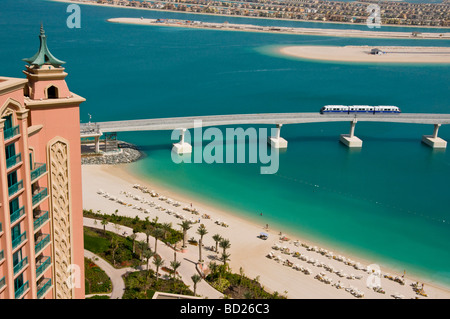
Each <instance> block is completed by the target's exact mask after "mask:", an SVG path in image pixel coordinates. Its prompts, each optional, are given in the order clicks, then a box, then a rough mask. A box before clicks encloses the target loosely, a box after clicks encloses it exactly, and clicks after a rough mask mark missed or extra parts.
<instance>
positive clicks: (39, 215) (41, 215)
mask: <svg viewBox="0 0 450 319" xmlns="http://www.w3.org/2000/svg"><path fill="white" fill-rule="evenodd" d="M34 218H35V219H34V230H35V231H36V230H38V229H39V227H41V226H42V225H44V223H45V222H46V221H47V220H49V215H48V211H46V210H38V211H36V212H35V215H34Z"/></svg>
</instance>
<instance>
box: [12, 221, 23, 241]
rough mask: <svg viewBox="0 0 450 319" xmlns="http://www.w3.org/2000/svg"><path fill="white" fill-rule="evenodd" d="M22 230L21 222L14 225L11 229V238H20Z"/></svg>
mask: <svg viewBox="0 0 450 319" xmlns="http://www.w3.org/2000/svg"><path fill="white" fill-rule="evenodd" d="M20 234H21V232H20V224H19V225H16V226H14V227H13V228H12V229H11V239H12V241H14V239H16V238H18V237H19V236H20Z"/></svg>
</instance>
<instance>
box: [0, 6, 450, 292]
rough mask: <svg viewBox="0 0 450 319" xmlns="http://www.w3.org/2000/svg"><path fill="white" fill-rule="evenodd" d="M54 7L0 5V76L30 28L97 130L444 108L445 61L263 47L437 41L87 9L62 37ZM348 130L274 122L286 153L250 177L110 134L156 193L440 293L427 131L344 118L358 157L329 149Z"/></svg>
mask: <svg viewBox="0 0 450 319" xmlns="http://www.w3.org/2000/svg"><path fill="white" fill-rule="evenodd" d="M66 7H67V4H64V3H54V2H48V1H35V0H15V1H13V0H3V1H1V3H0V30H1V31H0V43H1V44H2V45H1V50H0V58H1V61H2V67H1V72H0V74H1V75H5V76H15V77H23V74H22V73H21V71H22V70H23V69H24V62H23V61H21V59H22V58H26V57H30V56H32V55H33V54H34V53H35V52H36V50H37V48H38V34H39V26H40V22H41V21H42V22H43V23H44V27H45V30H46V33H47V36H48V43H49V47H50V50H51V51H52V53H53V54H54V55H55V56H56V57H57V58H60V59H62V60H64V61H67V64H66V65H65V67H66V70H67V72H68V73H69V76H68V77H67V82H68V84H69V87H70V89H71V90H72V91H73V92H76V93H77V94H80V95H82V96H83V97H85V98H86V99H87V101H86V102H85V103H83V104H82V106H81V110H80V112H81V118H82V121H84V122H86V121H87V120H88V113H89V114H92V116H93V121H106V120H119V119H136V118H154V117H155V118H157V117H173V116H188V115H212V114H235V113H258V112H259V113H265V112H316V111H318V110H319V109H320V107H321V106H323V105H326V104H372V105H377V104H385V105H386V104H387V105H397V106H399V107H401V108H402V110H403V111H404V112H430V113H450V105H449V97H450V94H449V92H450V91H449V89H450V66H449V65H418V66H410V65H394V64H389V65H369V64H357V63H346V64H339V63H330V62H326V63H324V62H312V61H302V60H295V59H288V58H283V57H280V56H278V55H277V54H276V52H275V51H276V49H277V48H278V47H279V46H283V45H296V44H298V45H301V44H308V45H310V44H313V45H366V44H367V45H424V46H449V45H450V41H432V40H387V39H345V38H331V37H314V36H297V35H279V34H263V33H250V32H226V31H213V30H191V29H182V28H164V27H145V26H135V25H121V24H111V23H107V22H106V19H108V18H111V17H125V16H126V17H141V16H143V17H146V18H177V19H193V20H203V21H217V22H222V21H230V22H242V23H252V24H257V23H259V24H266V25H269V24H270V25H293V26H312V25H314V27H318V26H321V27H329V28H336V27H339V28H364V27H362V26H350V25H336V24H308V23H300V22H298V23H295V22H290V21H283V22H278V21H273V20H259V19H251V20H246V19H242V18H229V17H215V16H200V15H195V16H192V15H186V14H177V13H165V12H152V11H138V10H129V9H115V8H100V7H94V6H82V7H81V9H82V11H81V13H82V15H81V18H82V20H81V21H82V22H81V26H82V27H81V29H68V28H67V27H66V19H67V16H68V13H66ZM387 28H388V27H386V29H387ZM391 29H392V30H394V31H402V30H400V29H405V30H407V31H411V29H408V28H393V27H392V28H391ZM414 30H415V29H414ZM426 31H432V32H442V31H443V30H436V29H430V30H428V29H427V30H426ZM445 31H446V32H448V29H447V30H445ZM244 128H246V127H244ZM348 130H349V124H348V123H328V124H324V123H322V124H302V125H288V126H283V128H282V131H281V134H282V136H283V137H284V138H285V139H286V140H287V141H288V143H289V146H288V149H287V150H286V151H285V152H282V153H281V154H280V168H279V171H278V172H277V174H274V175H261V174H259V169H260V166H261V164H211V165H208V164H175V163H173V162H172V161H171V156H170V149H171V140H170V133H171V132H168V131H167V132H139V133H122V134H119V137H120V138H121V139H125V140H127V141H129V142H132V143H136V144H138V145H140V146H141V147H142V148H143V150H144V151H145V152H146V155H147V157H146V158H145V159H144V160H142V161H139V162H137V163H136V164H134V165H133V168H134V169H135V170H137V171H138V172H140V173H142V174H145V175H146V176H148V177H149V178H151V179H154V180H157V181H159V182H160V183H162V184H164V185H166V186H170V187H174V188H176V189H178V190H180V191H183V192H185V193H186V194H193V195H195V196H197V197H201V198H204V199H206V200H209V201H215V202H218V203H219V204H220V205H221V206H224V207H227V208H232V209H233V210H234V211H236V212H238V213H239V214H242V215H244V216H246V217H248V218H252V219H254V220H256V221H258V222H260V223H261V225H264V224H266V223H269V224H270V225H271V228H272V229H279V230H282V231H284V232H288V233H291V234H294V233H296V234H299V235H302V236H305V237H308V236H309V237H312V238H315V239H317V240H319V241H321V242H327V243H329V244H330V245H331V246H332V247H339V249H340V250H341V251H342V250H343V251H344V252H345V251H348V252H358V253H360V254H362V255H364V256H367V257H369V258H370V259H371V260H373V261H374V262H376V263H379V264H382V265H389V266H393V267H396V268H398V269H399V270H401V271H402V270H403V269H406V270H407V274H408V273H420V274H424V275H426V276H427V277H428V278H429V279H432V280H437V281H440V282H444V283H446V284H447V285H450V210H449V207H450V196H449V186H448V185H449V178H450V155H449V152H448V150H447V151H433V150H431V149H430V148H428V147H426V146H424V145H422V144H421V142H420V140H421V136H422V135H424V134H431V133H432V130H433V127H432V126H431V125H410V124H389V123H358V124H357V126H356V135H357V136H358V137H360V138H361V139H362V140H363V141H364V145H363V148H362V149H361V150H359V151H355V150H349V149H347V148H346V147H344V146H342V145H341V144H340V143H339V142H338V139H339V134H342V133H348ZM439 136H440V137H442V138H444V139H446V140H449V141H450V128H449V127H447V126H443V127H442V128H441V129H440V131H439ZM206 143H207V142H204V144H206ZM231 145H233V144H231ZM196 151H199V150H198V148H195V149H194V152H196ZM260 213H263V216H260Z"/></svg>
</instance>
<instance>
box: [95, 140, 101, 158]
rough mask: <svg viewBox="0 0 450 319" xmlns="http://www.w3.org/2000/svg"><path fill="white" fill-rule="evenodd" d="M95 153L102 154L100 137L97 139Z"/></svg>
mask: <svg viewBox="0 0 450 319" xmlns="http://www.w3.org/2000/svg"><path fill="white" fill-rule="evenodd" d="M95 153H97V154H98V153H100V136H96V137H95Z"/></svg>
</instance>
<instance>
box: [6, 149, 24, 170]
mask: <svg viewBox="0 0 450 319" xmlns="http://www.w3.org/2000/svg"><path fill="white" fill-rule="evenodd" d="M20 162H22V154H20V153H18V154H16V155H13V156H11V157H10V158H8V159H7V160H6V169H10V168H11V167H13V166H16V165H17V164H19V163H20Z"/></svg>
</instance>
